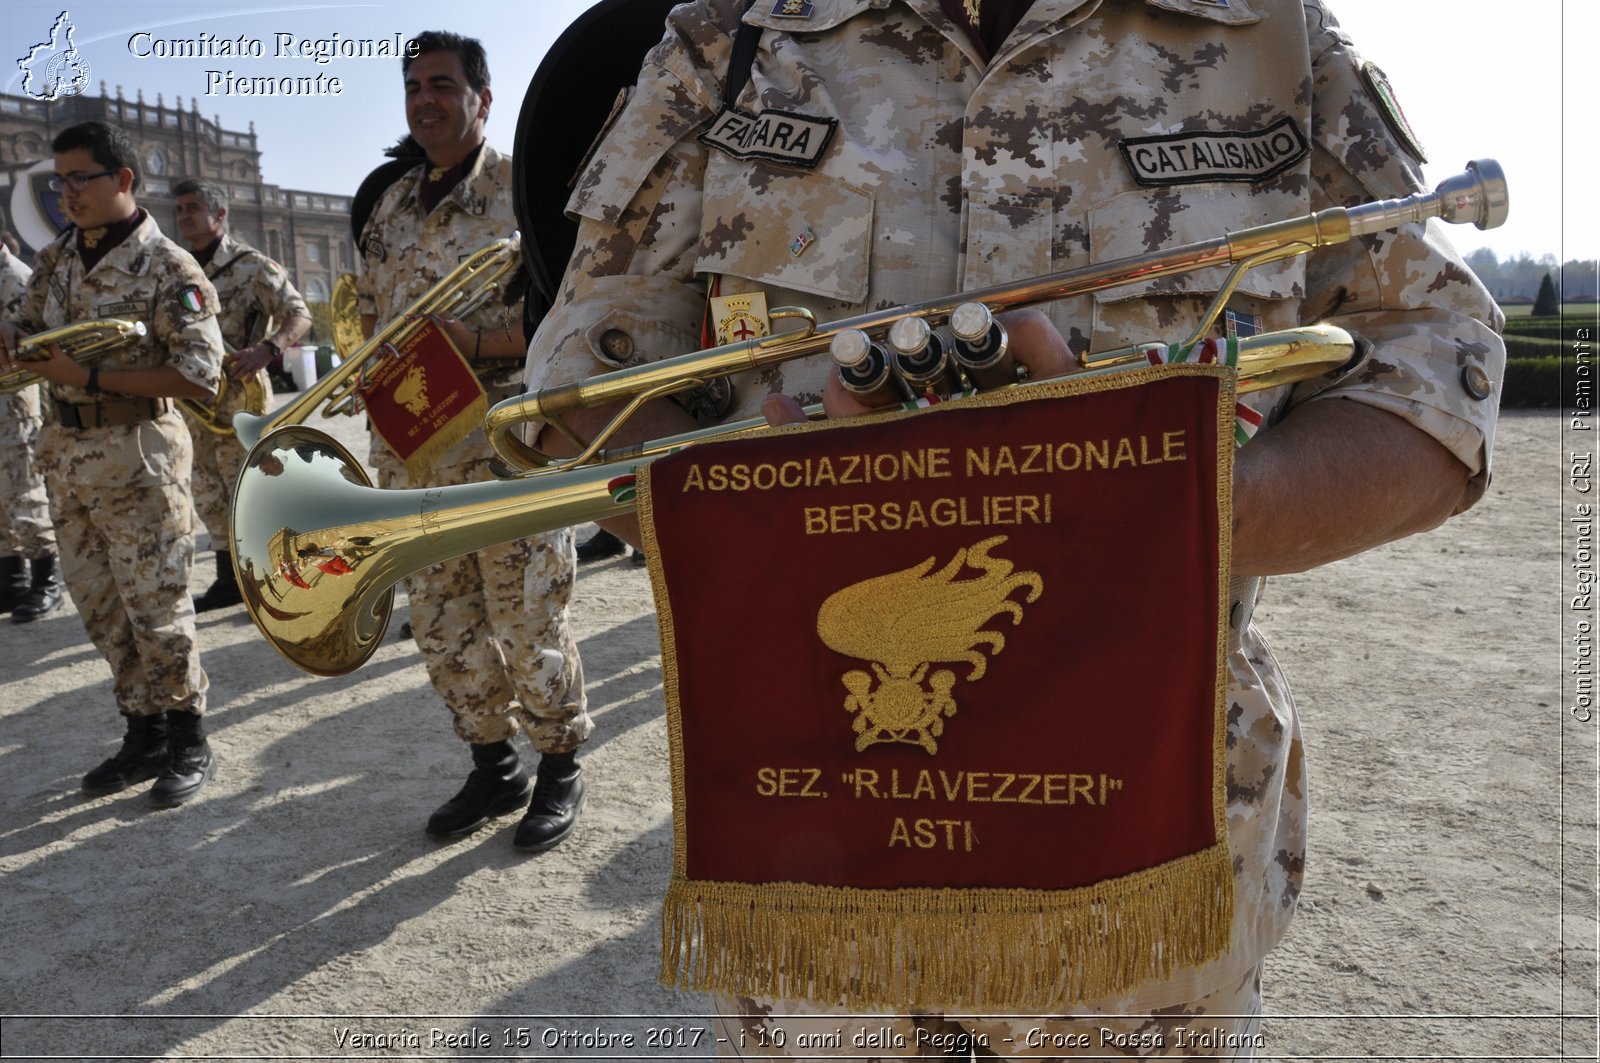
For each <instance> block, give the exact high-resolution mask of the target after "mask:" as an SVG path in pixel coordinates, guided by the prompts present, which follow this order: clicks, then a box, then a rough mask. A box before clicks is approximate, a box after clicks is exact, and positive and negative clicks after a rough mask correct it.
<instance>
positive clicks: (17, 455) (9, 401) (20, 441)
mask: <svg viewBox="0 0 1600 1063" xmlns="http://www.w3.org/2000/svg"><path fill="white" fill-rule="evenodd" d="M40 424H41V420H40V413H39V389H38V388H37V387H28V388H23V389H22V390H21V391H14V392H10V393H7V394H3V395H0V556H4V557H24V558H27V559H29V560H30V561H31V560H36V559H38V558H41V557H47V556H49V555H50V554H53V553H55V552H56V529H55V526H54V525H53V524H52V523H51V522H50V500H49V496H48V495H47V494H46V493H45V487H44V473H43V472H42V471H41V470H40V468H39V461H38V457H37V456H36V454H35V448H36V447H37V446H38V443H39V426H40Z"/></svg>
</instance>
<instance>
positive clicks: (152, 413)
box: [56, 397, 172, 428]
mask: <svg viewBox="0 0 1600 1063" xmlns="http://www.w3.org/2000/svg"><path fill="white" fill-rule="evenodd" d="M170 409H172V400H171V399H140V398H131V397H130V398H122V399H102V400H100V401H99V402H63V401H61V400H60V399H57V400H56V416H57V417H58V418H59V419H60V421H61V425H62V427H63V428H109V427H111V426H112V425H119V424H134V423H136V422H138V421H153V420H155V419H156V418H157V417H160V416H161V415H162V414H164V413H166V412H167V411H168V410H170Z"/></svg>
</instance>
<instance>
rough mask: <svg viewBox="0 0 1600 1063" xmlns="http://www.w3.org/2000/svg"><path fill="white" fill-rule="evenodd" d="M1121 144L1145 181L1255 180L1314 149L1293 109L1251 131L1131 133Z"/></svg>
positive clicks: (1139, 179) (1277, 171)
mask: <svg viewBox="0 0 1600 1063" xmlns="http://www.w3.org/2000/svg"><path fill="white" fill-rule="evenodd" d="M1117 147H1118V148H1120V149H1121V151H1122V157H1123V159H1124V160H1125V161H1126V162H1127V164H1128V170H1129V172H1131V173H1132V174H1133V179H1134V180H1135V181H1137V182H1139V183H1140V184H1141V185H1188V184H1198V183H1199V182H1202V181H1232V182H1237V183H1241V184H1254V183H1255V182H1257V181H1264V180H1266V179H1267V178H1269V177H1273V176H1275V175H1277V174H1280V173H1282V172H1283V171H1284V170H1287V169H1288V168H1289V167H1291V166H1293V165H1294V164H1295V163H1297V162H1299V161H1300V160H1301V159H1303V158H1305V157H1306V155H1308V154H1309V153H1310V151H1311V145H1310V143H1309V142H1308V141H1307V140H1306V135H1305V134H1304V133H1303V132H1301V131H1300V126H1299V125H1298V124H1297V123H1296V122H1295V120H1294V119H1293V118H1291V117H1289V116H1288V115H1285V116H1284V117H1282V118H1280V119H1278V120H1277V121H1276V122H1273V123H1272V124H1271V125H1269V126H1266V127H1264V128H1262V129H1257V130H1251V131H1248V132H1226V133H1206V132H1195V133H1170V134H1167V135H1164V136H1157V137H1131V138H1129V139H1127V140H1124V141H1121V142H1120V143H1119V144H1118V145H1117Z"/></svg>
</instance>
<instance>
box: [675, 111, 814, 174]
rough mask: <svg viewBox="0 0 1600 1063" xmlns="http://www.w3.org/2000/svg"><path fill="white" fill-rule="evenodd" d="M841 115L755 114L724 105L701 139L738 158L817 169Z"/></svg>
mask: <svg viewBox="0 0 1600 1063" xmlns="http://www.w3.org/2000/svg"><path fill="white" fill-rule="evenodd" d="M838 125H839V120H838V119H837V118H814V117H812V116H811V115H805V114H796V113H795V112H793V111H776V110H768V111H762V112H760V113H759V114H751V113H749V112H748V111H741V110H739V109H738V108H737V107H724V108H723V109H722V113H721V114H719V115H717V117H716V119H715V120H714V121H712V123H711V128H709V129H707V130H706V131H705V132H704V133H701V134H700V140H701V142H702V143H704V144H709V145H710V146H711V147H713V148H717V149H718V150H720V151H724V152H726V153H727V154H729V155H732V156H733V157H734V158H736V159H766V160H768V161H770V162H781V163H784V164H786V165H789V166H801V167H804V168H805V169H807V170H814V169H816V167H817V163H819V162H820V161H822V153H823V152H824V151H825V150H827V147H828V142H829V141H830V140H832V139H833V131H834V130H835V129H836V128H838Z"/></svg>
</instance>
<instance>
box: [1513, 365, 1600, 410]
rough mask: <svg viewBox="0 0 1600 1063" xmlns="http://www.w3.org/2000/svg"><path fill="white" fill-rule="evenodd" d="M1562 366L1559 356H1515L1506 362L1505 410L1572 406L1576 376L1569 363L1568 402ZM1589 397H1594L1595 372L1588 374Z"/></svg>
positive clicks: (1567, 376) (1567, 380)
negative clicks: (1562, 385) (1563, 392)
mask: <svg viewBox="0 0 1600 1063" xmlns="http://www.w3.org/2000/svg"><path fill="white" fill-rule="evenodd" d="M1561 370H1562V365H1561V359H1559V358H1516V359H1513V360H1511V361H1509V362H1507V363H1506V382H1505V387H1504V388H1503V389H1502V390H1501V393H1500V406H1501V408H1503V409H1555V408H1556V407H1558V406H1563V405H1565V406H1568V407H1571V406H1573V405H1575V403H1574V401H1573V400H1574V397H1575V395H1574V393H1575V391H1576V386H1577V382H1578V381H1577V377H1576V375H1575V374H1574V373H1573V371H1572V366H1571V365H1570V364H1569V365H1567V367H1566V378H1567V379H1566V383H1567V392H1566V395H1565V402H1563V396H1562V393H1561V377H1562V371H1561ZM1588 379H1589V397H1590V399H1591V400H1592V399H1593V397H1594V373H1593V371H1592V370H1591V372H1590V374H1589V378H1588Z"/></svg>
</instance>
